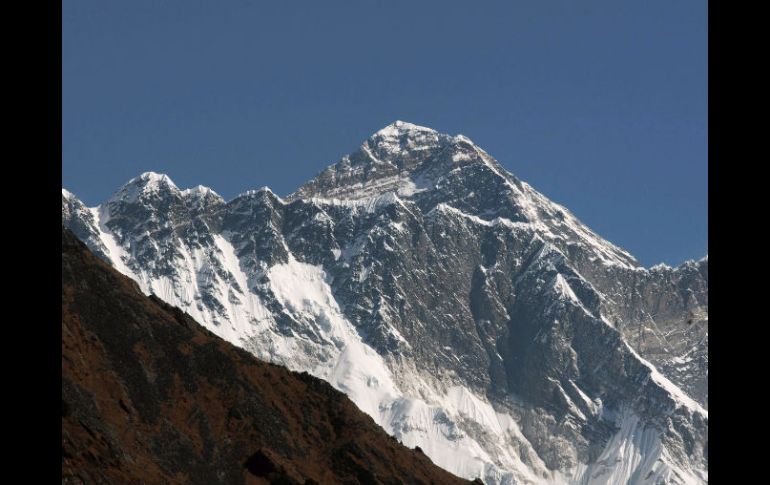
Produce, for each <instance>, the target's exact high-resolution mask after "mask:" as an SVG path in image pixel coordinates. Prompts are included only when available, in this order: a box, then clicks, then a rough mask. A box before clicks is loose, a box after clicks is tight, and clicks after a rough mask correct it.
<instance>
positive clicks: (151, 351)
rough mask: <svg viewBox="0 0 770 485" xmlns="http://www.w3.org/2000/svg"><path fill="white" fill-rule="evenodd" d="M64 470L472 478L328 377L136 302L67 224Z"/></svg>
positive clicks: (387, 479)
mask: <svg viewBox="0 0 770 485" xmlns="http://www.w3.org/2000/svg"><path fill="white" fill-rule="evenodd" d="M62 472H63V480H62V483H145V484H151V483H152V484H164V485H165V484H172V483H179V484H206V485H211V484H217V483H221V484H228V485H231V484H237V483H244V484H246V483H255V484H256V483H273V484H284V485H291V484H311V483H315V484H320V483H329V484H338V483H350V484H359V483H360V484H379V483H383V484H385V483H388V484H398V483H421V484H426V485H427V484H436V485H443V484H454V483H456V484H460V483H468V482H467V481H465V480H462V479H460V478H457V477H455V476H453V475H450V474H449V473H447V472H446V471H444V470H442V469H441V468H439V467H437V466H436V465H434V464H433V463H431V462H430V460H429V459H428V458H427V457H426V456H425V455H424V454H423V453H422V452H420V451H419V450H410V449H408V448H406V447H404V446H403V445H401V444H399V443H398V442H397V441H396V440H395V439H394V438H392V437H390V436H388V435H387V434H386V433H385V432H384V431H383V430H382V428H380V427H379V426H377V425H376V424H375V423H374V421H373V420H372V419H371V418H370V417H369V416H367V415H365V414H363V413H362V412H361V411H359V410H358V408H356V406H355V405H354V404H353V403H352V402H351V401H350V400H349V399H347V398H346V397H345V395H344V394H342V393H340V392H338V391H336V390H334V389H333V388H332V387H331V386H330V385H329V384H327V383H326V382H324V381H322V380H320V379H316V378H315V377H312V376H310V375H308V374H307V373H303V374H296V373H293V372H290V371H288V370H286V369H285V368H283V367H280V366H276V365H272V364H267V363H264V362H260V361H258V360H257V359H255V358H254V357H253V356H252V355H251V354H249V353H247V352H245V351H243V350H242V349H239V348H237V347H234V346H233V345H231V344H229V343H227V342H225V341H224V340H222V339H220V338H219V337H217V336H215V335H214V334H212V333H211V332H209V331H207V330H206V329H205V328H203V327H202V326H200V325H199V324H198V323H197V322H195V321H194V320H193V319H192V318H190V316H189V315H187V314H185V313H184V312H182V311H181V310H179V309H178V308H176V307H172V306H170V305H168V304H167V303H164V302H162V301H160V300H158V299H157V298H155V297H150V298H148V297H147V296H145V295H143V294H142V293H141V291H140V290H139V288H138V287H137V285H136V284H135V283H134V282H133V281H132V280H130V279H129V278H127V277H125V276H123V275H121V274H119V273H118V272H116V271H115V270H114V269H112V268H111V267H109V266H108V265H107V264H105V263H104V262H102V261H100V260H99V259H97V258H96V257H95V256H94V255H93V254H92V253H91V252H90V251H89V250H88V249H87V248H86V247H85V245H83V244H82V243H81V242H80V241H78V240H77V239H76V238H75V237H74V235H73V234H72V233H71V232H70V231H68V230H66V229H63V230H62Z"/></svg>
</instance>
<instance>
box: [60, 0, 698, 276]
mask: <svg viewBox="0 0 770 485" xmlns="http://www.w3.org/2000/svg"><path fill="white" fill-rule="evenodd" d="M62 15H63V18H62V30H63V38H62V61H63V62H62V64H63V68H62V110H63V118H62V137H63V148H62V182H63V185H64V186H65V187H67V188H68V189H70V190H71V191H72V192H74V193H75V194H77V195H78V196H79V197H80V198H81V199H82V200H83V201H84V202H86V203H87V204H88V205H96V204H98V203H100V202H102V201H103V200H104V199H106V198H107V197H109V196H110V195H111V193H112V192H113V191H114V190H115V189H117V188H118V187H119V186H120V185H122V184H123V183H125V182H126V181H127V180H128V179H130V178H132V177H134V176H136V175H138V174H139V173H141V172H144V171H148V170H152V171H156V172H163V173H167V174H168V175H169V176H170V177H171V178H172V179H173V180H174V181H175V182H176V183H177V185H179V186H180V187H183V188H184V187H191V186H194V185H197V184H203V185H207V186H209V187H211V188H213V189H214V190H216V191H217V192H218V193H220V194H221V195H222V196H223V197H225V198H226V199H230V198H232V197H234V196H235V195H237V194H238V193H240V192H243V191H245V190H248V189H252V188H258V187H261V186H263V185H267V186H269V187H271V188H272V189H273V190H274V191H275V192H277V193H278V194H281V195H285V194H288V193H290V192H292V191H293V190H294V189H295V188H296V187H298V186H299V185H300V184H301V183H302V182H304V181H306V180H308V179H310V178H312V177H313V176H314V175H315V174H316V173H317V172H318V171H319V170H321V169H322V168H324V167H325V166H326V165H329V164H331V163H333V162H335V161H336V160H338V159H339V158H340V157H341V156H342V155H344V154H346V153H349V152H351V151H352V150H354V149H355V148H356V147H357V146H358V145H359V144H360V143H361V142H362V141H363V140H364V139H365V138H366V137H367V136H369V135H370V134H371V133H373V132H374V131H376V130H378V129H380V128H382V127H383V126H385V125H387V124H389V123H391V122H392V121H394V120H396V119H401V120H405V121H410V122H412V123H416V124H420V125H425V126H430V127H432V128H435V129H437V130H439V131H442V132H447V133H450V134H457V133H462V134H464V135H466V136H468V137H469V138H471V139H472V140H474V141H475V142H476V143H477V144H478V145H480V146H481V147H483V148H484V149H485V150H486V151H487V152H489V153H490V154H491V155H492V156H494V157H495V158H497V159H498V160H500V162H501V163H502V164H503V165H504V166H505V167H506V168H507V169H508V170H510V171H511V172H512V173H514V174H515V175H517V176H518V177H520V178H521V179H523V180H525V181H527V182H529V183H530V184H532V185H533V186H534V187H535V188H536V189H538V190H539V191H541V192H543V193H544V194H545V195H547V196H548V197H550V198H551V199H553V200H555V201H556V202H559V203H561V204H563V205H565V206H567V207H568V208H569V209H570V210H572V212H573V213H575V214H576V215H577V216H578V217H579V218H580V219H582V220H583V221H584V222H585V223H587V224H588V225H589V226H590V227H592V228H593V229H594V230H596V231H597V232H598V233H599V234H601V235H602V236H604V237H606V238H607V239H609V240H610V241H612V242H614V243H616V244H618V245H620V246H622V247H624V248H626V249H628V250H629V251H630V252H631V253H632V254H634V255H635V256H636V257H637V258H638V259H639V260H640V261H641V262H642V263H643V264H645V265H652V264H655V263H657V262H661V261H663V262H666V263H669V264H678V263H680V262H682V261H684V260H685V259H689V258H700V257H701V256H703V255H704V254H706V253H707V251H708V241H707V230H708V224H707V218H708V206H707V198H708V187H707V184H708V173H707V171H708V145H707V138H708V105H707V92H708V79H707V70H708V63H707V35H708V30H707V17H708V11H707V2H705V1H702V0H697V1H683V0H654V1H653V0H645V1H637V2H625V1H620V2H619V1H617V0H615V1H601V2H599V1H580V2H576V1H552V0H545V1H543V0H540V1H534V0H533V1H526V2H525V1H506V2H467V1H463V2H450V1H435V2H429V1H418V0H412V1H395V0H389V1H371V0H369V1H366V0H358V1H352V0H351V1H346V2H341V1H323V2H320V1H312V2H311V1H307V2H292V1H276V2H255V1H237V0H236V1H228V2H212V1H189V0H188V1H170V0H152V1H144V0H132V1H128V2H126V1H120V2H118V1H112V0H98V1H91V0H77V1H74V0H65V1H64V2H63V4H62Z"/></svg>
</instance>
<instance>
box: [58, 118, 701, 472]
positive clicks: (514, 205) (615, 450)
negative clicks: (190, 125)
mask: <svg viewBox="0 0 770 485" xmlns="http://www.w3.org/2000/svg"><path fill="white" fill-rule="evenodd" d="M62 218H63V222H64V224H65V225H67V226H68V227H70V228H72V229H73V231H74V232H75V234H77V236H78V237H79V238H81V239H82V240H83V241H84V242H85V243H86V244H88V246H89V247H91V248H92V249H93V250H94V252H96V253H97V254H99V255H100V256H101V257H102V258H104V259H105V260H106V261H107V262H109V263H110V264H112V265H113V266H114V267H115V268H117V269H118V270H119V271H121V272H123V273H124V274H127V275H129V276H131V277H132V278H134V279H135V280H136V281H137V282H138V283H139V285H140V287H141V288H142V290H143V291H144V292H145V293H148V294H149V293H154V294H155V295H157V296H158V297H159V298H161V299H163V300H164V301H167V302H169V303H171V304H173V305H176V306H179V307H181V308H183V309H184V310H185V311H187V312H189V313H190V314H191V315H192V316H193V317H194V318H196V319H198V320H199V321H201V322H203V323H204V324H205V325H206V326H207V327H208V328H209V329H210V330H211V331H212V332H214V333H216V334H217V335H220V336H222V337H223V338H225V339H227V340H229V341H231V342H233V343H235V344H236V345H239V346H241V347H242V348H244V349H246V350H248V351H249V352H251V353H253V354H254V355H256V356H258V357H260V358H263V359H266V360H269V361H271V362H274V363H278V364H282V365H286V366H287V367H289V368H290V369H294V370H305V371H307V372H309V373H311V374H312V375H314V376H317V377H320V378H322V379H324V380H326V381H328V382H329V383H331V384H332V385H333V386H334V387H336V388H337V389H339V390H341V391H343V392H345V393H346V394H347V395H348V396H349V397H350V398H351V399H352V400H353V401H354V402H355V403H356V404H357V405H358V406H359V407H360V408H361V409H362V410H363V411H365V412H366V413H368V414H369V415H370V416H372V417H373V418H374V419H375V421H376V422H377V423H378V424H380V425H381V426H382V427H383V428H385V430H386V431H388V432H389V433H391V434H392V435H394V436H395V437H397V438H398V439H399V440H401V441H403V442H404V443H405V444H407V445H408V446H415V445H419V446H420V447H421V448H422V449H423V450H424V451H425V453H426V454H427V455H428V456H430V457H431V458H432V459H433V460H434V462H436V463H437V464H438V465H440V466H442V467H444V468H446V469H447V470H450V471H452V472H453V473H455V474H458V475H460V476H464V477H467V478H473V477H476V476H481V477H482V478H483V479H484V480H485V482H487V483H501V484H505V483H544V482H549V483H703V482H705V481H707V476H708V472H707V469H708V457H707V449H708V433H707V432H708V411H707V410H706V409H707V404H708V382H707V377H708V259H707V258H704V259H702V260H700V261H698V262H688V263H685V264H683V265H682V266H680V267H677V268H668V267H664V266H658V267H655V268H651V269H645V268H642V267H641V266H640V265H639V264H638V262H636V260H635V259H634V258H633V257H632V256H631V255H629V254H628V253H627V252H625V251H623V250H622V249H620V248H617V247H615V246H614V245H612V244H611V243H609V242H607V241H605V240H604V239H602V238H601V237H599V236H598V235H597V234H595V233H594V232H592V231H591V230H590V229H588V228H587V227H586V226H584V225H583V224H582V223H581V222H580V221H578V220H577V219H576V218H575V216H573V215H572V214H571V213H570V212H569V211H568V210H567V209H565V208H564V207H561V206H559V205H558V204H555V203H553V202H551V201H549V200H548V199H547V198H545V197H544V196H543V195H541V194H539V193H538V192H537V191H535V190H534V189H533V188H532V187H530V186H529V185H528V184H526V183H525V182H522V181H520V180H519V179H517V178H516V177H514V176H513V175H511V174H510V173H508V172H506V171H505V170H504V169H503V168H502V166H501V165H500V164H499V163H498V162H497V161H496V160H494V159H493V158H492V157H491V156H489V155H488V154H487V153H486V152H484V151H483V150H482V149H481V148H479V147H477V146H476V145H474V144H473V143H472V142H471V141H470V140H468V139H467V138H465V137H463V136H461V135H458V136H448V135H443V134H440V133H437V132H435V131H433V130H431V129H428V128H423V127H419V126H416V125H412V124H409V123H403V122H396V123H394V124H392V125H390V126H388V127H386V128H384V129H382V130H380V131H379V132H377V133H375V134H374V135H373V136H372V137H370V138H369V139H368V140H367V141H366V142H364V144H363V145H362V146H361V148H360V149H359V150H358V151H356V152H355V153H353V154H351V155H349V156H346V157H344V158H343V159H342V160H341V161H339V162H338V163H337V164H335V165H332V166H331V167H329V168H327V169H326V170H324V171H323V172H321V174H319V176H318V177H316V178H315V179H314V180H311V181H310V182H308V183H306V184H305V185H303V186H302V187H300V188H299V189H298V190H297V192H295V193H294V194H292V195H290V196H288V197H287V198H286V199H285V200H284V199H281V198H280V197H278V196H276V195H275V194H273V193H272V192H271V191H270V190H269V189H261V190H259V191H253V192H248V193H245V194H242V195H240V196H238V197H236V198H235V199H233V200H231V201H229V202H225V201H223V200H222V199H221V198H220V197H219V196H217V195H216V194H214V193H213V192H211V191H210V190H208V189H203V188H198V189H192V190H179V189H178V188H177V187H176V186H175V185H174V184H173V183H172V182H171V181H170V180H169V179H168V178H167V177H165V176H161V175H157V174H144V175H142V176H140V177H138V178H136V179H134V180H132V181H130V182H129V183H128V184H127V185H126V186H125V187H123V188H122V189H120V190H119V191H118V192H117V193H116V194H115V196H113V197H112V198H111V199H110V200H109V201H107V202H105V203H104V204H102V205H100V206H99V207H96V208H86V207H85V206H83V204H82V203H81V202H79V201H78V200H77V199H76V198H75V197H74V196H73V195H72V194H69V193H67V192H65V191H63V192H62Z"/></svg>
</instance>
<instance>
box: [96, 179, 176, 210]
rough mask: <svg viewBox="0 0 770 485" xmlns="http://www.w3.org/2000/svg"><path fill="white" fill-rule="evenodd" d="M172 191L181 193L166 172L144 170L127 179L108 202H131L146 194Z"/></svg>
mask: <svg viewBox="0 0 770 485" xmlns="http://www.w3.org/2000/svg"><path fill="white" fill-rule="evenodd" d="M167 193H174V194H179V195H181V191H180V190H179V188H178V187H177V186H176V184H174V182H173V181H172V180H171V178H169V176H168V175H166V174H161V173H156V172H144V173H143V174H141V175H139V176H138V177H134V178H132V179H131V180H129V181H128V182H127V183H126V184H125V185H124V186H123V187H121V188H120V189H118V191H117V192H115V194H114V195H113V196H112V197H111V198H110V201H109V202H124V203H129V204H130V203H133V202H136V201H137V200H139V199H141V198H144V197H146V196H148V195H151V194H153V195H156V194H167Z"/></svg>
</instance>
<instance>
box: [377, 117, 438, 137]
mask: <svg viewBox="0 0 770 485" xmlns="http://www.w3.org/2000/svg"><path fill="white" fill-rule="evenodd" d="M416 133H436V130H434V129H432V128H428V127H426V126H419V125H415V124H413V123H409V122H406V121H401V120H396V121H394V122H393V123H391V124H389V125H388V126H386V127H385V128H382V129H381V130H379V131H377V132H376V133H374V134H373V135H372V136H371V138H376V137H382V138H387V137H392V138H398V137H400V136H403V135H405V134H412V135H414V134H416Z"/></svg>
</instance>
